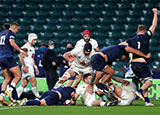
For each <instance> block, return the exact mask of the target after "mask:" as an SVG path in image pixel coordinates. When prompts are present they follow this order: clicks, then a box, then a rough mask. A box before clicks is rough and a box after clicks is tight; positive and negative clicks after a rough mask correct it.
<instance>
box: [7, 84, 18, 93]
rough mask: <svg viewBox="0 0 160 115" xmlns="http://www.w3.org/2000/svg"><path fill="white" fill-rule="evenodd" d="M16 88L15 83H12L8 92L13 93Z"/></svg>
mask: <svg viewBox="0 0 160 115" xmlns="http://www.w3.org/2000/svg"><path fill="white" fill-rule="evenodd" d="M15 86H16V84H15V83H11V84H10V85H9V88H8V91H9V92H12V91H13V90H14V88H15Z"/></svg>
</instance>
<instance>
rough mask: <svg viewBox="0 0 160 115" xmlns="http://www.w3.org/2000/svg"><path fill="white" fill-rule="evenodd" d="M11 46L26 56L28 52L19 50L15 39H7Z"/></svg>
mask: <svg viewBox="0 0 160 115" xmlns="http://www.w3.org/2000/svg"><path fill="white" fill-rule="evenodd" d="M9 42H10V44H11V46H12V47H13V48H14V49H16V50H17V51H19V52H20V53H23V54H24V55H25V56H28V54H27V53H26V52H24V51H23V50H21V49H20V48H19V47H18V45H17V44H16V42H15V40H14V39H10V40H9Z"/></svg>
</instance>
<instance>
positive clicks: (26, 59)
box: [17, 33, 39, 97]
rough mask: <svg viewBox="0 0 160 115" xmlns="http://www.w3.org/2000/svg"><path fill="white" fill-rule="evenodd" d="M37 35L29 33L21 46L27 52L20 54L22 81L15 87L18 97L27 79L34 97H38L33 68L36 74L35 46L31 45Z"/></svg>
mask: <svg viewBox="0 0 160 115" xmlns="http://www.w3.org/2000/svg"><path fill="white" fill-rule="evenodd" d="M37 38H38V37H37V35H36V34H35V33H30V34H29V35H28V42H27V43H26V44H24V45H23V46H22V49H23V50H24V51H26V52H27V53H28V56H24V55H23V54H20V62H21V64H22V82H21V85H20V86H19V87H18V88H17V93H18V97H20V95H21V94H22V92H23V89H24V88H25V87H26V86H27V84H28V81H29V82H30V83H31V86H32V92H33V93H34V95H35V96H36V97H39V92H38V90H37V83H36V78H35V75H34V69H35V71H36V74H37V75H38V74H39V70H38V68H37V66H36V64H35V61H34V54H35V48H34V47H33V45H35V44H36V42H37Z"/></svg>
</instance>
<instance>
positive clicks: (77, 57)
mask: <svg viewBox="0 0 160 115" xmlns="http://www.w3.org/2000/svg"><path fill="white" fill-rule="evenodd" d="M94 53H95V51H94V50H92V45H91V44H90V43H86V44H85V45H84V47H76V48H74V49H73V50H72V51H71V52H66V53H65V54H64V55H63V57H64V58H65V59H66V60H67V61H68V62H69V63H72V64H71V67H70V68H69V69H68V70H67V71H66V72H65V73H64V74H63V76H62V77H61V78H60V79H59V81H58V82H57V83H56V85H55V88H57V87H60V86H61V85H62V84H63V83H64V82H65V81H66V80H68V79H69V78H71V77H74V76H75V75H79V74H82V75H83V74H86V73H91V72H92V68H91V66H90V58H91V56H92V55H93V54H94ZM71 56H73V57H74V58H73V59H70V57H71ZM76 85H78V84H76ZM75 87H76V86H75Z"/></svg>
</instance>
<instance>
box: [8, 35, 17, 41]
mask: <svg viewBox="0 0 160 115" xmlns="http://www.w3.org/2000/svg"><path fill="white" fill-rule="evenodd" d="M8 37H9V39H14V40H15V39H16V36H15V35H14V34H10V35H9V36H8Z"/></svg>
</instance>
